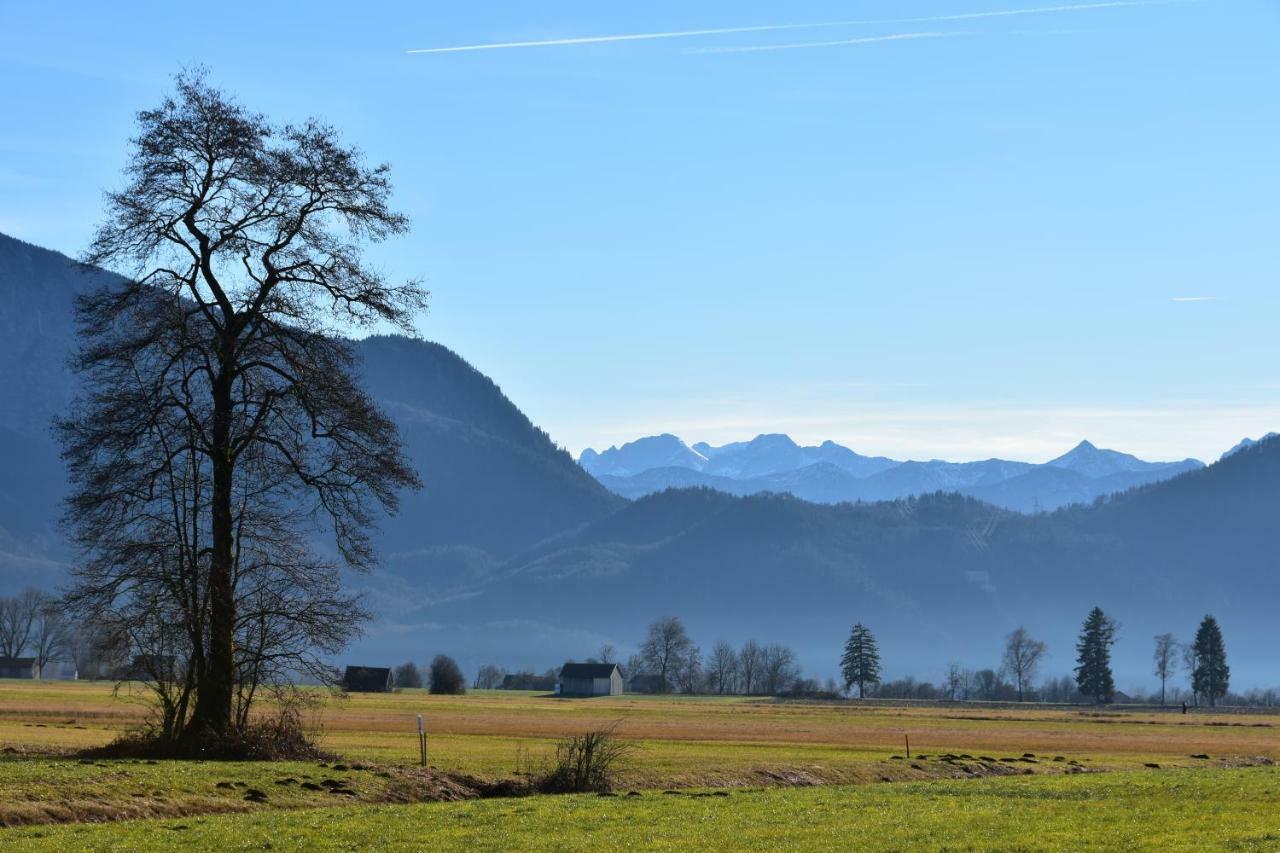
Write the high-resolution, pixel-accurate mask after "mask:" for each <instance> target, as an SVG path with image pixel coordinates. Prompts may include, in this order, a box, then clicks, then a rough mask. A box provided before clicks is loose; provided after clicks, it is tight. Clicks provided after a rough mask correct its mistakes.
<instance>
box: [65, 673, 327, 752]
mask: <svg viewBox="0 0 1280 853" xmlns="http://www.w3.org/2000/svg"><path fill="white" fill-rule="evenodd" d="M273 699H274V705H273V706H271V707H272V713H270V714H264V715H261V716H257V717H254V718H253V719H251V720H250V721H249V723H248V724H247V725H245V726H244V727H243V728H240V729H236V730H233V731H230V732H228V733H227V734H226V735H225V736H223V737H219V738H204V737H196V736H187V737H182V738H179V739H177V740H173V739H171V738H166V737H165V736H164V734H163V729H162V728H161V727H158V726H144V727H143V728H141V729H137V730H135V731H132V732H128V733H126V734H123V735H121V736H120V737H118V738H117V739H116V740H114V741H112V742H111V743H109V744H107V745H106V746H101V747H96V748H94V749H89V750H85V751H83V752H81V753H79V754H80V755H81V756H82V757H84V758H130V759H165V760H176V759H181V760H206V761H315V760H319V759H327V758H332V757H333V756H332V755H330V754H329V753H327V752H325V751H324V750H322V749H320V747H319V745H317V743H316V742H315V740H314V739H313V738H312V736H311V735H310V734H309V733H308V731H307V727H306V725H305V723H304V721H303V712H304V711H305V710H307V709H308V708H309V707H311V706H312V705H313V703H314V700H313V699H312V698H311V697H309V696H307V695H305V694H304V693H303V692H302V691H298V690H290V689H285V690H280V691H275V695H274V696H273Z"/></svg>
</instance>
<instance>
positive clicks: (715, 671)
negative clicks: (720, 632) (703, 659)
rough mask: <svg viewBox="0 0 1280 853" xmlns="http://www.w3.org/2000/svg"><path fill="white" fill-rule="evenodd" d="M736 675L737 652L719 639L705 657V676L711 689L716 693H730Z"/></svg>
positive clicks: (733, 686)
mask: <svg viewBox="0 0 1280 853" xmlns="http://www.w3.org/2000/svg"><path fill="white" fill-rule="evenodd" d="M737 675H738V653H737V652H735V651H734V650H733V646H731V645H729V644H728V643H726V642H724V641H723V640H721V641H720V642H718V643H716V644H715V647H714V648H712V649H711V656H710V657H708V658H707V678H708V680H709V681H710V685H711V689H712V690H714V691H715V692H717V693H722V694H723V693H732V692H733V691H734V688H735V686H736V684H735V682H736V680H737Z"/></svg>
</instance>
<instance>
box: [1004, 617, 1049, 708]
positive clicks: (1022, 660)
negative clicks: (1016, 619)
mask: <svg viewBox="0 0 1280 853" xmlns="http://www.w3.org/2000/svg"><path fill="white" fill-rule="evenodd" d="M1045 650H1046V646H1045V644H1044V643H1042V642H1040V641H1039V640H1037V639H1034V638H1033V637H1032V636H1031V634H1029V633H1028V632H1027V629H1026V628H1024V627H1022V626H1019V627H1018V628H1017V629H1016V630H1015V631H1014V632H1013V633H1012V634H1010V635H1009V636H1008V637H1007V638H1006V639H1005V644H1004V671H1005V672H1007V673H1009V675H1011V676H1013V681H1014V684H1015V686H1017V688H1018V701H1019V702H1021V701H1023V698H1024V690H1025V688H1026V686H1027V684H1029V683H1030V682H1031V681H1032V680H1034V679H1035V677H1036V670H1037V669H1039V667H1040V660H1041V658H1043V657H1044V653H1045Z"/></svg>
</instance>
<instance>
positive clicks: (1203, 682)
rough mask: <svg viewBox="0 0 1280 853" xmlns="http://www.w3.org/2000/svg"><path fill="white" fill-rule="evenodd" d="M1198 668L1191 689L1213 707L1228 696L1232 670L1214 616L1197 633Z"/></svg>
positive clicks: (1207, 617) (1208, 618)
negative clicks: (1228, 665)
mask: <svg viewBox="0 0 1280 853" xmlns="http://www.w3.org/2000/svg"><path fill="white" fill-rule="evenodd" d="M1195 655H1196V666H1195V669H1194V670H1193V671H1192V674H1191V689H1192V690H1194V691H1195V692H1196V693H1197V694H1199V695H1201V696H1204V697H1205V698H1207V699H1208V700H1209V707H1211V708H1212V707H1213V706H1214V704H1215V703H1216V702H1217V700H1219V699H1221V698H1222V697H1223V696H1226V695H1227V684H1228V682H1229V680H1230V678H1231V670H1230V668H1228V667H1227V649H1226V646H1225V645H1223V642H1222V629H1221V628H1219V627H1218V620H1217V619H1214V618H1213V617H1212V616H1206V617H1204V621H1203V622H1201V623H1200V629H1199V630H1198V631H1196V641H1195Z"/></svg>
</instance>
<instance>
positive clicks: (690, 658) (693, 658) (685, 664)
mask: <svg viewBox="0 0 1280 853" xmlns="http://www.w3.org/2000/svg"><path fill="white" fill-rule="evenodd" d="M675 683H676V687H678V688H679V689H680V692H681V693H697V692H699V691H701V690H702V649H700V648H698V647H697V646H694V645H690V646H689V648H688V649H687V650H685V652H684V654H682V655H680V657H679V658H678V659H677V660H676V669H675Z"/></svg>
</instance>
